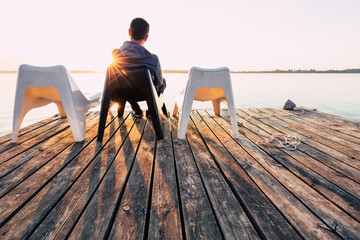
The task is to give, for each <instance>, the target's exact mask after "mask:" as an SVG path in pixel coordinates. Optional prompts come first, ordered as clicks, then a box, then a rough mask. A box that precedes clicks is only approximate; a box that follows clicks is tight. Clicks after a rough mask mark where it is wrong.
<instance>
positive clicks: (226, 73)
mask: <svg viewBox="0 0 360 240" xmlns="http://www.w3.org/2000/svg"><path fill="white" fill-rule="evenodd" d="M193 100H196V101H212V104H213V107H214V112H215V115H220V104H221V102H224V103H225V104H227V105H228V109H229V113H230V120H231V126H232V130H233V136H234V137H235V138H237V137H239V133H238V127H237V120H236V113H235V102H234V96H233V90H232V84H231V77H230V70H229V69H228V68H227V67H223V68H215V69H205V68H199V67H192V68H191V69H190V72H189V79H188V82H187V85H186V88H185V91H182V92H181V93H180V94H179V95H178V96H177V98H176V100H175V106H174V111H173V116H175V115H176V114H177V112H178V111H179V110H181V115H180V120H179V124H178V138H179V139H183V138H185V133H186V129H187V125H188V122H189V116H190V112H191V109H192V103H193Z"/></svg>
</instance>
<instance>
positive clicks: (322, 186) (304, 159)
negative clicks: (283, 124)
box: [243, 122, 360, 221]
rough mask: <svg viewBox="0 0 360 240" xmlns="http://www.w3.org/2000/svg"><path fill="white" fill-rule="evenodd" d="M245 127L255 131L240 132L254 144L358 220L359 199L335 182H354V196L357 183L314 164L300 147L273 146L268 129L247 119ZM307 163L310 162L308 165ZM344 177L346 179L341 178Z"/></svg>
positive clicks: (343, 183)
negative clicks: (292, 149) (259, 126)
mask: <svg viewBox="0 0 360 240" xmlns="http://www.w3.org/2000/svg"><path fill="white" fill-rule="evenodd" d="M246 127H247V129H249V130H250V131H252V132H253V133H254V134H251V133H250V132H249V133H246V132H243V134H244V135H246V137H248V138H249V139H250V140H251V141H252V142H254V143H257V145H258V146H259V147H260V148H261V149H262V150H263V151H265V152H267V153H268V154H269V155H271V156H272V157H273V158H274V159H276V161H277V162H278V163H280V164H281V165H282V166H284V167H285V168H287V169H288V170H289V171H291V172H292V174H295V175H296V176H297V177H298V178H300V179H301V180H302V181H304V182H305V183H306V184H307V185H309V186H310V187H312V188H314V189H315V190H316V191H318V192H319V193H320V194H322V195H323V196H324V197H326V198H327V199H328V200H330V201H331V202H333V203H334V204H336V205H337V206H338V207H340V208H341V209H342V210H343V211H345V212H347V213H348V214H349V215H350V216H352V217H353V218H355V219H356V220H357V221H360V200H359V199H357V198H356V197H354V196H352V195H351V194H350V193H348V192H346V191H345V190H343V189H342V188H340V187H338V186H337V185H336V184H338V183H339V182H340V183H342V185H343V186H344V187H346V184H353V185H355V186H354V187H355V191H357V192H355V191H354V192H353V193H354V194H355V196H359V193H360V185H359V184H356V183H354V182H353V181H351V180H349V179H347V178H341V177H338V176H337V175H336V172H335V171H334V170H332V169H330V168H327V167H324V166H317V165H316V163H318V165H321V164H319V162H317V161H316V160H315V159H311V158H310V157H309V156H307V155H305V154H303V153H302V152H300V151H291V150H287V149H286V148H283V147H281V146H280V147H275V146H273V145H272V144H271V143H269V142H268V141H267V140H268V139H270V137H271V135H270V134H269V133H268V132H266V131H264V130H262V129H260V128H258V127H257V126H256V125H253V124H252V123H251V122H247V123H246ZM314 163H315V164H314ZM306 165H309V167H307V166H306ZM313 170H318V171H320V172H322V173H323V174H324V175H325V176H326V177H327V178H328V179H330V180H333V179H336V180H337V181H338V182H334V183H332V182H331V181H328V180H327V179H326V178H324V177H322V176H321V175H319V174H317V173H316V172H315V171H313ZM334 172H335V173H334ZM343 179H346V180H348V181H344V180H343ZM340 185H341V184H340Z"/></svg>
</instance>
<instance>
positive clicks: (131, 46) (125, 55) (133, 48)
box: [112, 18, 166, 117]
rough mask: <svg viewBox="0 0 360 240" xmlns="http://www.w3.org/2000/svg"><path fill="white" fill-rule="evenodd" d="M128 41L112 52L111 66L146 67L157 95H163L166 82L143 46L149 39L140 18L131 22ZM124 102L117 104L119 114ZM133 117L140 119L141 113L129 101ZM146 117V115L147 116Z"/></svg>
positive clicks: (155, 58)
mask: <svg viewBox="0 0 360 240" xmlns="http://www.w3.org/2000/svg"><path fill="white" fill-rule="evenodd" d="M129 36H130V41H125V42H124V43H123V45H122V46H121V47H120V48H118V49H114V50H113V51H112V56H113V58H114V62H113V65H115V66H117V67H118V68H120V69H121V68H124V67H125V68H134V67H147V68H149V70H150V73H151V75H152V80H153V83H154V86H155V88H156V91H157V93H158V94H160V93H163V92H164V89H165V88H166V81H165V79H164V78H163V77H162V71H161V66H160V62H159V58H158V57H157V56H156V55H155V54H151V53H150V52H149V51H148V50H147V49H146V48H145V47H144V44H145V42H146V40H147V39H148V37H149V23H147V22H146V21H145V20H144V19H142V18H135V19H133V20H132V21H131V24H130V29H129ZM125 103H126V101H120V102H118V104H119V106H118V109H119V114H120V113H123V112H124V108H125ZM129 103H130V105H131V108H132V110H133V115H134V116H135V117H142V116H143V112H142V110H141V108H140V106H139V104H138V103H137V102H135V101H129ZM147 115H148V114H147Z"/></svg>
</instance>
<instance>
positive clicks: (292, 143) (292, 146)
mask: <svg viewBox="0 0 360 240" xmlns="http://www.w3.org/2000/svg"><path fill="white" fill-rule="evenodd" d="M274 141H275V142H277V143H279V144H280V145H281V147H283V148H285V149H287V150H292V151H294V150H296V149H297V146H299V144H300V143H301V139H300V137H295V136H290V135H286V134H273V135H272V136H271V137H270V139H269V140H268V143H270V144H271V142H274Z"/></svg>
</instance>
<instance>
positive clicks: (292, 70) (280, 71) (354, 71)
mask: <svg viewBox="0 0 360 240" xmlns="http://www.w3.org/2000/svg"><path fill="white" fill-rule="evenodd" d="M163 72H164V73H189V70H163ZM2 73H8V74H9V73H17V71H16V70H11V71H4V70H0V74H2ZM70 73H101V72H98V71H89V70H70ZM231 73H360V68H353V69H344V70H332V69H330V70H324V71H321V70H315V69H310V70H301V69H299V70H294V69H289V70H280V69H276V70H272V71H231Z"/></svg>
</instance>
